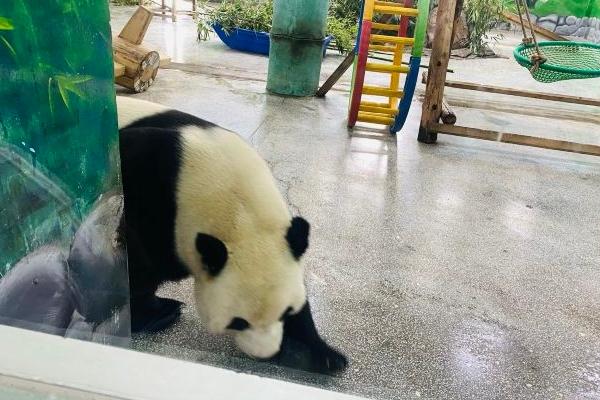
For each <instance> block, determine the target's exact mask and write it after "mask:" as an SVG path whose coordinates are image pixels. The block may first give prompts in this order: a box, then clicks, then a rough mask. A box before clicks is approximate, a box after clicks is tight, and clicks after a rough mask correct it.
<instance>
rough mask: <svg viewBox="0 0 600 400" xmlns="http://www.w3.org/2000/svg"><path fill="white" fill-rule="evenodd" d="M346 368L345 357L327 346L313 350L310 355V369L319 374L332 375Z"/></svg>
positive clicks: (346, 361)
mask: <svg viewBox="0 0 600 400" xmlns="http://www.w3.org/2000/svg"><path fill="white" fill-rule="evenodd" d="M347 367H348V359H347V358H346V356H345V355H343V354H342V353H340V352H339V351H337V350H335V349H334V348H332V347H329V346H323V347H322V348H320V349H314V350H313V353H312V369H313V371H314V372H318V373H320V374H327V375H334V374H338V373H340V372H343V371H344V370H345V369H346V368H347Z"/></svg>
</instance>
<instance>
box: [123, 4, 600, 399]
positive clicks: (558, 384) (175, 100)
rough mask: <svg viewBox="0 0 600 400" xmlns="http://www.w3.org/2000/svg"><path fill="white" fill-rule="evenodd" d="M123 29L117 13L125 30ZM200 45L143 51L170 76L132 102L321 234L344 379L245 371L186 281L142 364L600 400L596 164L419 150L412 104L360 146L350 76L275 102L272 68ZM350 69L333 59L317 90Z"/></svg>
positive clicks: (458, 143)
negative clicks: (236, 157) (180, 311)
mask: <svg viewBox="0 0 600 400" xmlns="http://www.w3.org/2000/svg"><path fill="white" fill-rule="evenodd" d="M129 12H131V9H127V8H125V9H123V8H119V9H113V13H112V15H113V26H114V28H115V30H117V29H118V28H120V27H121V26H122V24H123V23H124V21H125V20H126V18H127V16H128V13H129ZM505 34H506V35H507V38H506V39H505V40H504V41H503V42H502V43H501V44H499V45H497V46H496V47H495V51H497V52H498V53H500V54H506V55H507V56H508V55H510V51H511V46H512V45H513V44H514V43H516V42H517V39H516V38H517V36H516V35H515V34H513V33H512V32H508V33H505ZM194 36H195V35H194V26H193V23H192V22H191V20H188V19H185V18H182V19H181V20H180V21H179V22H177V23H176V24H173V23H171V22H170V21H169V20H167V21H164V22H163V21H161V20H160V19H158V18H157V19H155V20H154V21H153V22H152V25H151V27H150V31H149V33H148V36H147V40H146V45H147V46H150V47H152V46H156V47H157V48H158V49H160V50H162V51H164V52H166V53H167V54H168V55H170V56H172V57H173V61H174V64H173V65H172V66H171V69H166V70H161V71H160V72H159V75H158V80H157V81H156V83H155V85H154V86H153V87H152V88H151V89H150V90H149V91H148V92H147V93H144V94H140V95H137V97H139V98H143V99H150V100H153V101H156V102H159V103H164V104H167V105H170V106H173V107H176V108H179V109H182V110H185V111H188V112H191V113H193V114H196V115H198V116H200V117H203V118H205V119H208V120H211V121H213V122H216V123H219V124H221V125H222V126H224V127H226V128H229V129H232V130H234V131H236V132H238V133H239V134H240V135H242V136H243V137H245V138H247V139H248V140H249V141H250V142H251V143H252V144H253V145H254V146H255V147H256V148H257V149H258V151H259V152H260V154H261V155H262V156H264V157H265V158H266V159H267V160H268V162H269V164H270V165H271V167H272V169H273V173H274V175H275V177H276V178H277V180H278V181H279V183H280V187H281V189H282V191H283V192H284V193H285V195H286V197H287V199H288V202H289V204H290V207H291V209H292V210H294V212H299V213H301V214H302V215H303V216H305V217H306V218H308V219H309V220H310V221H311V222H312V225H313V236H312V246H311V247H310V249H309V252H308V255H307V258H306V264H307V271H308V272H307V284H308V288H309V295H310V298H311V300H312V302H313V304H314V312H315V317H316V321H317V325H318V326H319V328H320V330H321V331H322V333H323V334H324V336H326V338H327V339H328V340H329V341H330V342H331V343H332V344H334V345H336V346H338V347H339V348H340V349H342V350H343V351H344V352H346V353H347V354H348V355H349V357H350V360H351V366H350V368H349V370H348V371H347V372H346V373H345V374H344V375H342V376H340V377H338V378H333V379H328V378H324V377H320V376H313V375H307V374H303V373H299V372H296V371H291V370H283V369H280V368H276V367H273V366H270V365H267V364H259V363H255V362H252V361H250V360H248V359H246V358H244V357H243V356H242V355H241V354H240V353H239V352H238V351H237V350H235V348H234V347H233V345H232V343H231V342H230V341H229V340H228V339H227V338H215V337H211V336H210V335H208V334H206V333H205V332H203V331H202V328H201V323H200V322H199V321H197V318H196V316H195V314H194V312H193V305H192V304H191V301H190V292H189V289H190V282H189V281H186V282H182V283H180V284H171V285H167V286H165V287H164V288H163V289H162V292H163V294H165V295H169V296H173V297H176V298H179V299H182V300H185V301H186V302H188V304H189V306H188V308H187V309H186V311H185V313H184V316H183V318H182V320H181V321H180V322H179V323H178V324H177V325H176V326H175V327H173V328H172V329H170V330H168V331H167V332H165V333H163V334H160V335H156V336H137V337H135V338H134V339H135V340H134V343H135V348H136V349H138V350H140V351H151V352H157V353H160V354H164V355H167V356H170V357H176V358H184V359H189V360H197V361H200V362H204V363H210V364H213V365H217V366H222V367H226V368H235V369H240V370H245V371H252V372H254V373H259V374H265V375H268V376H275V377H279V378H281V379H289V380H293V381H300V382H305V383H308V384H315V385H318V386H321V387H326V388H330V389H333V390H339V391H344V392H351V393H358V394H362V395H365V396H369V397H373V398H381V399H404V398H418V397H420V398H431V399H556V398H567V399H582V400H583V399H600V274H599V270H600V246H599V242H600V212H599V210H600V159H597V158H593V157H588V156H580V155H573V154H567V153H560V152H553V151H546V150H540V149H531V148H523V147H518V146H513V145H505V144H499V143H488V142H482V141H475V140H469V139H462V138H455V137H448V136H440V139H439V141H438V144H437V145H433V146H431V145H423V144H420V143H418V142H417V141H416V130H417V127H418V119H419V114H420V103H419V102H418V99H417V100H416V101H415V102H414V104H413V107H412V109H411V114H410V116H409V121H408V123H407V127H406V128H405V129H404V131H403V133H402V134H401V135H399V136H398V137H397V138H394V139H391V138H388V139H373V138H362V137H357V136H349V134H348V132H347V131H346V128H345V116H346V107H347V103H348V93H347V90H346V89H347V87H348V82H349V75H348V74H347V75H346V76H345V77H344V79H343V80H342V82H341V83H340V85H339V86H338V87H337V88H336V90H335V91H333V92H331V93H330V94H329V95H328V96H327V98H326V99H325V100H322V99H314V98H308V99H292V98H281V97H276V96H269V95H267V94H266V93H265V83H264V79H265V77H266V65H267V59H266V58H265V57H258V56H252V55H245V54H241V53H237V52H233V51H230V50H227V49H226V48H225V47H224V46H223V45H222V44H221V43H220V42H219V41H218V39H215V40H213V41H211V42H207V43H196V42H195V41H194V40H195V39H194ZM340 61H341V59H340V58H339V57H336V56H328V57H327V60H326V61H325V64H324V67H323V77H326V76H327V75H328V73H330V72H331V71H332V70H333V69H334V68H335V67H336V66H337V64H338V63H339V62H340ZM425 62H427V61H425ZM451 68H453V69H455V74H453V76H451V79H456V80H470V81H473V82H483V83H488V84H498V85H504V86H513V87H525V88H529V89H533V90H545V91H553V92H562V93H569V94H577V95H581V96H590V97H592V96H596V97H597V96H598V93H600V80H588V81H579V82H563V83H559V84H553V85H541V84H538V83H537V82H535V81H533V80H532V79H531V78H529V76H528V73H527V71H525V70H523V69H521V68H520V67H518V66H517V65H516V63H514V61H513V60H512V59H508V58H498V59H489V60H452V61H451ZM419 91H420V92H422V87H421V86H420V88H419ZM448 98H449V100H450V101H451V102H453V103H454V104H455V105H459V106H460V107H457V112H458V113H459V122H460V123H461V124H465V125H471V126H479V127H486V128H491V129H501V130H508V131H511V130H514V131H516V132H524V133H527V132H529V133H533V134H537V135H545V136H549V137H567V138H569V139H571V140H582V141H585V142H588V143H600V125H599V122H600V121H599V120H598V118H599V114H600V113H599V112H598V110H597V109H593V108H591V107H581V106H573V105H564V104H552V103H549V102H541V101H537V100H524V99H512V98H509V97H506V96H493V95H487V94H481V93H465V92H461V91H452V90H450V91H448ZM474 105H477V106H478V107H480V108H479V109H473V108H472V107H473V106H474ZM515 112H518V114H514V113H515ZM549 117H550V118H549Z"/></svg>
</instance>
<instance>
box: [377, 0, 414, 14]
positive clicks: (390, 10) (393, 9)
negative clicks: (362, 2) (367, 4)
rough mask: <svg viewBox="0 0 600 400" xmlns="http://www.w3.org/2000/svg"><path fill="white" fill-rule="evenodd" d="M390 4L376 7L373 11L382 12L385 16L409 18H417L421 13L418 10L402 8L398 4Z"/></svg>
mask: <svg viewBox="0 0 600 400" xmlns="http://www.w3.org/2000/svg"><path fill="white" fill-rule="evenodd" d="M382 3H383V2H382ZM389 4H390V5H375V7H373V9H374V10H375V11H380V12H381V13H383V14H393V15H405V16H407V17H416V16H417V15H419V11H418V10H417V9H416V8H407V7H400V6H399V4H396V3H389ZM391 4H394V5H391Z"/></svg>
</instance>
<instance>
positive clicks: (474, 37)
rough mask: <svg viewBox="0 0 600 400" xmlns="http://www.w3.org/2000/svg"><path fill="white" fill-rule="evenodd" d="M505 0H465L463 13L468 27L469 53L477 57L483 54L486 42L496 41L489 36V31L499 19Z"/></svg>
mask: <svg viewBox="0 0 600 400" xmlns="http://www.w3.org/2000/svg"><path fill="white" fill-rule="evenodd" d="M504 3H505V0H465V3H464V11H465V16H466V18H467V25H468V27H469V42H470V44H471V51H473V53H475V54H477V55H483V54H485V43H486V40H488V39H492V40H498V39H499V38H500V37H499V36H497V35H490V34H489V32H490V30H491V29H492V28H493V27H494V25H495V23H496V22H497V21H498V19H499V15H500V13H501V12H502V10H503V8H504Z"/></svg>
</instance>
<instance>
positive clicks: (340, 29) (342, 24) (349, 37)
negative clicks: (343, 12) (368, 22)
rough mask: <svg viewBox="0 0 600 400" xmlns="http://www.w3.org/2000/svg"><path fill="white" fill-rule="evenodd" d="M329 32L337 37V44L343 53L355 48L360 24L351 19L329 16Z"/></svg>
mask: <svg viewBox="0 0 600 400" xmlns="http://www.w3.org/2000/svg"><path fill="white" fill-rule="evenodd" d="M327 33H328V34H329V35H331V36H333V37H334V38H335V46H336V47H337V49H338V51H339V52H340V53H342V54H345V53H348V52H349V51H351V50H352V49H353V48H354V42H355V41H356V35H357V34H358V25H357V24H356V21H352V20H350V19H340V18H335V17H332V16H329V17H327Z"/></svg>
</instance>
